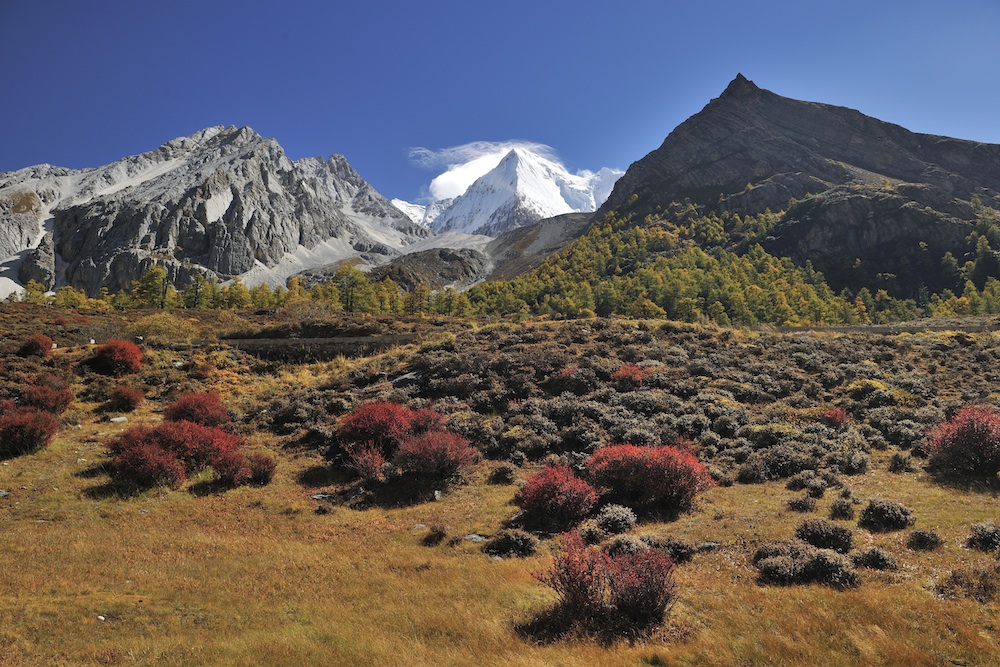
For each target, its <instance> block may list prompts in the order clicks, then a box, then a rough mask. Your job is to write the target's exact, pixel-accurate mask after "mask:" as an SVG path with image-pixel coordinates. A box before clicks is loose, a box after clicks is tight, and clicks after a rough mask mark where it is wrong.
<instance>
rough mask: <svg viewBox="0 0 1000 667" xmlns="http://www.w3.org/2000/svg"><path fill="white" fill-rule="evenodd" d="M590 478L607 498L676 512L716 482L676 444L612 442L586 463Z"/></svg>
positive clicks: (644, 508) (638, 508)
mask: <svg viewBox="0 0 1000 667" xmlns="http://www.w3.org/2000/svg"><path fill="white" fill-rule="evenodd" d="M587 468H588V469H589V471H590V476H591V480H592V481H593V482H594V484H595V485H596V486H597V487H598V488H601V489H603V490H606V491H605V494H606V499H607V500H609V501H610V502H614V503H620V504H622V505H626V506H628V507H631V508H632V509H634V510H636V511H661V512H677V511H683V510H686V509H689V508H690V507H691V505H692V504H693V503H694V498H695V496H697V495H698V494H699V493H701V492H702V491H704V490H705V489H708V488H710V487H711V486H712V485H713V484H714V482H713V481H712V478H711V476H710V475H709V474H708V471H707V470H706V469H705V466H703V465H702V464H701V463H699V462H698V459H696V458H695V457H694V455H693V454H691V453H690V452H687V451H683V450H681V449H678V448H676V447H669V446H661V447H637V446H635V445H612V446H609V447H604V448H602V449H599V450H597V451H596V452H595V453H594V455H593V456H591V457H590V461H589V462H588V463H587Z"/></svg>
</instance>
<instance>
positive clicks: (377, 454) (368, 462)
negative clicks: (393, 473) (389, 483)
mask: <svg viewBox="0 0 1000 667" xmlns="http://www.w3.org/2000/svg"><path fill="white" fill-rule="evenodd" d="M347 455H348V458H349V459H350V467H351V468H353V469H354V471H355V472H357V473H358V477H360V478H361V479H362V480H363V481H365V482H383V481H385V468H386V464H387V463H388V461H386V460H385V456H384V455H383V454H382V450H380V449H379V448H378V447H376V446H375V445H374V444H373V443H367V444H364V445H355V446H353V447H351V448H350V449H349V450H348V451H347Z"/></svg>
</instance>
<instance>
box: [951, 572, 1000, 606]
mask: <svg viewBox="0 0 1000 667" xmlns="http://www.w3.org/2000/svg"><path fill="white" fill-rule="evenodd" d="M937 588H938V592H939V593H940V594H941V595H944V596H947V597H955V596H959V595H961V596H964V597H970V598H974V599H975V600H978V601H979V602H982V603H983V604H988V603H990V602H992V601H993V600H995V599H997V597H998V596H1000V565H993V566H991V567H984V568H972V569H959V570H952V572H951V574H950V575H949V576H948V578H947V579H946V580H945V581H944V582H942V583H941V584H939V585H938V587H937Z"/></svg>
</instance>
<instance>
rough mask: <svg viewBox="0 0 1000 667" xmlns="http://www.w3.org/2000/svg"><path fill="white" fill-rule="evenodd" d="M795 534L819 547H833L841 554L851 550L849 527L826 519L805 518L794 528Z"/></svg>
mask: <svg viewBox="0 0 1000 667" xmlns="http://www.w3.org/2000/svg"><path fill="white" fill-rule="evenodd" d="M795 536H796V537H797V538H799V539H800V540H802V541H803V542H807V543H809V544H811V545H813V546H814V547H818V548H820V549H833V550H834V551H837V552H840V553H842V554H845V553H847V552H848V551H850V550H851V544H852V542H853V541H854V533H853V532H851V530H850V528H845V527H843V526H839V525H837V524H835V523H831V522H830V521H827V520H826V519H807V520H806V521H803V522H802V523H801V524H799V527H798V528H796V529H795Z"/></svg>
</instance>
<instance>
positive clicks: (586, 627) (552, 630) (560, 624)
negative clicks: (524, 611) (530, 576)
mask: <svg viewBox="0 0 1000 667" xmlns="http://www.w3.org/2000/svg"><path fill="white" fill-rule="evenodd" d="M660 627H661V624H660V623H656V624H653V625H632V624H629V623H628V622H626V621H624V620H623V619H621V618H618V617H616V616H614V615H613V614H610V613H604V614H601V615H599V616H598V617H596V618H580V617H579V616H578V615H576V614H574V613H573V611H572V610H571V609H568V608H567V607H566V606H565V605H564V604H556V605H554V606H552V607H550V608H548V609H546V610H545V611H543V612H541V613H540V614H537V615H535V616H533V617H532V618H530V619H528V620H526V621H523V622H521V623H518V624H516V625H515V626H514V631H515V632H516V633H517V634H518V635H519V636H520V637H521V638H523V639H525V640H527V641H531V642H534V643H536V644H554V643H556V642H562V641H572V640H579V639H585V640H591V641H595V642H597V643H598V644H600V645H602V646H605V647H607V646H611V645H613V644H616V643H618V642H623V641H625V642H629V643H633V642H636V641H640V640H642V639H645V638H648V637H649V636H651V635H653V634H654V633H655V632H656V631H657V629H658V628H660Z"/></svg>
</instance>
